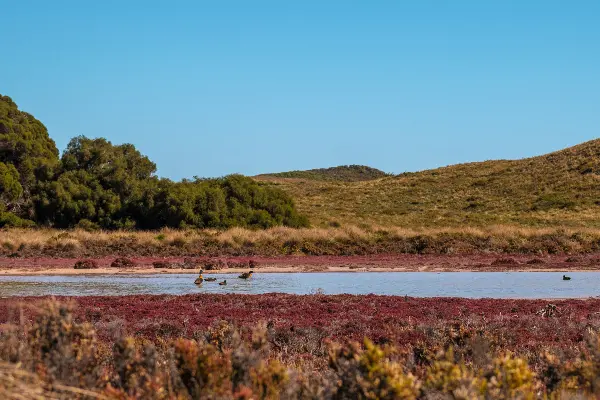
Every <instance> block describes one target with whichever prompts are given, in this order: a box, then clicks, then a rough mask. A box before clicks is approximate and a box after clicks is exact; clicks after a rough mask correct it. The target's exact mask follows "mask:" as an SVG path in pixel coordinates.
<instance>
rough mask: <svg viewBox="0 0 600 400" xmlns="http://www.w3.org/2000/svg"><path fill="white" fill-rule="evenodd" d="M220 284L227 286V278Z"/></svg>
mask: <svg viewBox="0 0 600 400" xmlns="http://www.w3.org/2000/svg"><path fill="white" fill-rule="evenodd" d="M219 285H220V286H225V285H227V279H225V280H224V281H223V282H219Z"/></svg>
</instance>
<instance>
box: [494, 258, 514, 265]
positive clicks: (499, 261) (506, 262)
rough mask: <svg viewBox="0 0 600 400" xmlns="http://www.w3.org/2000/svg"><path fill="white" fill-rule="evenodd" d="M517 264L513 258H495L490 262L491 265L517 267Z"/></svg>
mask: <svg viewBox="0 0 600 400" xmlns="http://www.w3.org/2000/svg"><path fill="white" fill-rule="evenodd" d="M517 264H519V263H518V262H517V260H515V259H514V258H509V257H507V258H497V259H496V260H494V261H493V262H492V265H517Z"/></svg>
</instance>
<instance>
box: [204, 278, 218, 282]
mask: <svg viewBox="0 0 600 400" xmlns="http://www.w3.org/2000/svg"><path fill="white" fill-rule="evenodd" d="M204 280H205V281H206V282H214V281H216V280H217V278H204Z"/></svg>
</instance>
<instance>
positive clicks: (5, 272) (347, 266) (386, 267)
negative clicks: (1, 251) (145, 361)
mask: <svg viewBox="0 0 600 400" xmlns="http://www.w3.org/2000/svg"><path fill="white" fill-rule="evenodd" d="M115 258H116V256H114V257H102V258H93V260H94V261H95V262H96V263H97V265H98V267H99V268H96V269H74V268H73V266H74V265H75V263H76V262H77V261H78V260H81V258H50V257H31V258H9V257H0V276H15V275H106V274H109V275H138V274H139V275H144V274H185V273H187V274H197V273H198V271H199V270H200V269H204V273H205V274H225V273H234V274H239V273H242V272H247V271H248V269H250V267H249V262H250V261H253V262H254V263H255V264H256V266H254V267H252V268H253V269H254V271H255V272H256V273H257V274H260V273H311V272H326V273H327V272H347V273H352V272H373V273H377V272H399V273H401V272H564V273H570V272H585V271H595V272H600V254H599V253H596V254H587V255H583V256H576V257H574V256H565V255H551V256H544V257H535V256H531V255H523V254H465V255H442V256H440V255H419V254H379V255H370V256H279V257H261V256H256V257H233V256H229V257H227V256H223V257H214V258H209V257H199V258H194V262H195V263H196V264H197V265H196V266H195V267H193V268H189V267H188V268H183V267H181V265H182V263H183V261H184V258H183V257H150V256H148V257H131V260H132V261H133V262H134V263H135V264H136V265H135V266H134V267H128V268H113V267H111V266H110V265H111V263H112V262H113V261H114V260H115ZM209 260H222V261H223V262H224V263H230V265H232V267H231V268H230V267H228V266H225V267H223V268H221V269H217V270H209V269H208V268H206V267H204V263H206V262H208V261H209ZM157 261H160V262H163V263H167V264H172V268H154V267H153V263H154V262H157ZM244 264H246V265H248V266H247V267H246V266H243V265H244Z"/></svg>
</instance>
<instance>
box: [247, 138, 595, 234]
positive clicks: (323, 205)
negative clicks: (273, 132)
mask: <svg viewBox="0 0 600 400" xmlns="http://www.w3.org/2000/svg"><path fill="white" fill-rule="evenodd" d="M314 171H327V170H311V171H305V172H299V171H294V172H290V173H282V174H270V175H263V176H258V177H255V179H257V180H260V181H263V182H264V183H267V184H269V185H274V186H277V187H280V188H282V189H283V190H285V191H286V192H288V193H290V194H291V195H292V196H293V197H294V199H295V201H296V203H297V205H298V208H299V211H300V212H301V213H304V214H305V215H307V216H308V217H309V218H310V220H311V222H312V223H313V225H316V226H328V225H334V226H335V225H338V224H342V225H345V224H353V225H361V224H366V225H382V226H402V227H411V228H414V227H444V226H448V227H456V226H465V225H468V226H485V225H490V224H510V225H525V226H572V227H577V226H587V227H600V139H596V140H592V141H590V142H586V143H583V144H580V145H578V146H575V147H571V148H567V149H565V150H561V151H558V152H554V153H550V154H547V155H543V156H538V157H532V158H527V159H522V160H498V161H485V162H478V163H468V164H459V165H453V166H449V167H443V168H438V169H432V170H427V171H421V172H414V173H404V174H401V175H396V176H383V177H378V178H376V179H370V180H357V179H354V180H350V179H343V178H340V179H335V174H329V175H327V177H328V179H316V178H314V174H315V172H314Z"/></svg>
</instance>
